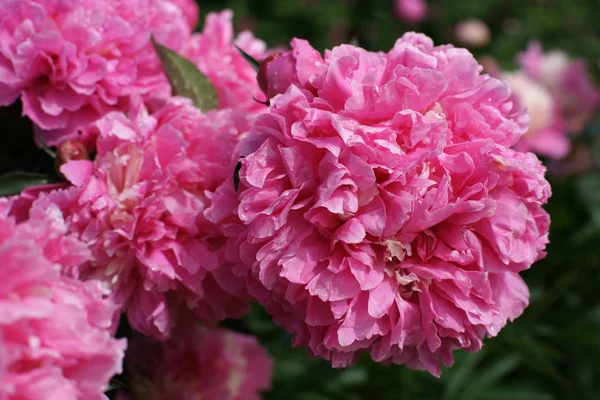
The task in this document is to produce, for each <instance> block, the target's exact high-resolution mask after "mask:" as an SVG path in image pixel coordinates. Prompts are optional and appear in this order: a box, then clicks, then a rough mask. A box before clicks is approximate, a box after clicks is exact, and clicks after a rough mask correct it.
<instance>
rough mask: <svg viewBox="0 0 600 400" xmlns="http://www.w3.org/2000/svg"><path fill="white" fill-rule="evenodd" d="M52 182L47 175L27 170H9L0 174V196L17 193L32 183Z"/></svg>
mask: <svg viewBox="0 0 600 400" xmlns="http://www.w3.org/2000/svg"><path fill="white" fill-rule="evenodd" d="M50 182H52V180H51V179H50V177H49V176H47V175H43V174H32V173H29V172H10V173H8V174H4V175H0V196H10V195H13V194H19V193H21V191H22V190H23V189H25V188H26V187H28V186H33V185H44V184H47V183H50Z"/></svg>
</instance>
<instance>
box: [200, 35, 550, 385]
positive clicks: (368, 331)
mask: <svg viewBox="0 0 600 400" xmlns="http://www.w3.org/2000/svg"><path fill="white" fill-rule="evenodd" d="M292 48H293V50H292V52H290V53H288V54H284V55H281V56H280V57H278V58H277V59H275V61H277V60H287V61H286V62H284V63H282V64H280V65H281V68H279V69H278V68H276V67H275V66H276V65H277V64H273V65H274V66H273V67H272V68H267V70H266V73H265V76H264V79H265V85H264V86H265V88H266V90H265V92H267V93H270V91H271V89H272V88H271V85H272V84H273V82H275V83H281V82H283V81H284V78H283V77H282V75H285V77H286V79H287V81H288V82H292V83H293V85H292V86H290V87H289V88H288V89H287V91H285V93H283V94H282V95H279V96H275V97H273V98H272V99H271V106H270V108H269V111H268V113H265V114H262V115H259V116H258V117H257V119H256V121H255V124H254V125H253V128H252V129H251V131H250V133H249V135H248V136H247V137H246V138H245V139H243V140H242V142H241V143H240V145H239V147H238V154H237V155H239V156H244V157H245V158H242V159H241V160H240V162H241V165H242V167H241V169H240V171H239V180H240V185H239V190H238V191H237V193H236V190H235V189H234V188H233V184H231V183H230V182H228V181H226V182H225V184H224V185H223V186H222V187H221V188H219V189H218V190H217V193H216V194H215V197H214V199H213V203H212V206H211V208H210V209H209V210H208V211H207V216H208V217H209V218H210V219H211V220H213V221H214V222H215V223H218V224H221V226H222V227H223V230H224V232H225V233H226V235H228V236H229V238H230V239H229V243H228V246H227V253H226V255H227V257H228V258H229V260H230V261H232V262H236V263H237V264H238V265H240V267H239V268H243V266H244V265H245V266H247V268H248V270H249V273H250V274H251V277H250V279H249V291H250V293H251V295H252V296H254V297H255V298H256V299H257V301H259V302H260V303H261V304H262V305H263V306H264V307H265V309H266V310H267V311H268V312H269V313H270V314H271V315H273V319H274V321H275V322H276V323H278V324H280V325H282V326H284V327H285V328H286V329H287V330H288V331H289V332H291V333H293V334H294V335H295V337H294V344H295V345H296V346H298V345H305V346H308V348H309V350H310V352H311V353H312V354H313V355H316V356H321V357H324V358H326V359H328V360H330V361H331V362H332V364H333V366H335V367H344V366H347V365H350V364H352V363H354V362H355V361H356V360H357V356H358V355H359V354H360V353H361V352H369V353H370V355H371V357H372V358H373V359H374V360H376V361H381V362H393V363H396V364H406V365H407V366H408V367H410V368H415V369H426V370H428V371H430V372H431V373H432V374H435V375H439V374H440V362H442V363H443V364H445V365H451V364H452V362H453V358H452V351H453V350H455V349H458V348H462V349H465V350H467V351H477V350H479V349H480V348H481V346H482V339H483V338H484V336H486V335H487V336H495V335H496V334H497V333H498V332H499V330H500V329H501V328H502V327H503V326H504V325H505V324H506V323H507V321H508V320H513V319H514V318H516V317H518V316H519V315H520V314H521V313H522V311H523V309H524V308H525V307H526V306H527V304H528V297H529V292H528V288H527V286H526V285H525V283H524V282H523V280H522V279H521V278H520V277H519V274H518V273H519V272H520V271H522V270H524V269H527V268H529V267H530V266H531V264H532V263H533V262H535V261H537V260H539V259H540V258H542V257H543V256H544V255H545V252H544V248H545V245H546V243H547V242H548V227H549V218H548V215H547V213H546V212H545V211H544V210H543V209H542V207H541V206H542V204H544V203H546V201H547V200H548V197H549V195H550V187H549V185H548V183H547V182H546V180H545V179H544V172H545V168H544V167H543V166H542V165H541V163H540V162H539V160H538V159H537V158H536V157H535V156H534V155H533V154H531V153H520V152H517V151H515V150H513V149H511V148H510V147H511V146H512V145H514V144H515V143H516V142H517V141H518V140H519V138H520V137H521V136H522V135H523V133H524V132H525V131H526V130H527V118H526V116H525V115H524V113H523V112H522V111H521V110H519V109H516V108H515V107H514V104H513V103H512V102H511V99H510V91H509V89H508V88H507V86H506V85H505V84H504V83H502V82H501V81H499V80H497V79H495V78H492V77H490V76H488V75H482V74H480V72H481V67H480V66H479V65H478V64H477V62H476V61H475V59H474V58H473V56H472V55H471V54H470V53H469V52H468V51H466V50H464V49H458V48H454V47H452V46H439V47H434V46H433V43H432V41H431V40H430V39H429V38H428V37H426V36H424V35H420V34H415V33H408V34H405V35H404V36H403V37H402V38H401V39H399V40H398V41H397V42H396V44H395V46H394V47H393V49H392V50H391V51H390V52H389V53H387V54H386V53H371V52H367V51H365V50H363V49H360V48H356V47H353V46H350V45H342V46H339V47H336V48H334V49H333V50H331V51H327V52H326V53H325V57H324V58H321V56H320V55H319V54H318V53H317V52H316V51H315V50H313V49H311V47H310V45H308V43H307V42H304V41H299V40H297V39H296V40H294V41H293V42H292ZM300 65H307V66H311V68H309V69H305V68H301V67H300ZM281 89H282V88H281V87H279V88H277V90H274V92H277V93H281Z"/></svg>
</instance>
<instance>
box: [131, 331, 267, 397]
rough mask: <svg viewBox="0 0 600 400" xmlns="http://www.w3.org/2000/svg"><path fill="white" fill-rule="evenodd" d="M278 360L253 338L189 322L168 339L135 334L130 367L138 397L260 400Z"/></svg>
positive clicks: (134, 394)
mask: <svg viewBox="0 0 600 400" xmlns="http://www.w3.org/2000/svg"><path fill="white" fill-rule="evenodd" d="M272 364H273V362H272V360H271V358H270V357H269V355H268V354H267V352H266V351H265V349H264V348H263V347H261V346H260V344H259V343H258V341H257V340H256V338H254V337H252V336H247V335H242V334H240V333H235V332H231V331H227V330H224V329H208V328H204V327H200V326H198V325H196V326H194V325H192V324H187V326H185V328H184V329H179V328H178V330H177V332H176V333H175V334H174V335H173V337H172V338H171V339H170V340H169V341H167V342H164V343H159V342H156V341H154V340H152V339H150V338H147V337H143V336H141V335H135V336H134V338H133V339H132V340H131V345H130V349H129V350H128V351H127V359H126V370H127V373H128V374H129V376H130V380H129V386H130V398H131V399H132V400H167V399H180V400H192V399H203V400H259V399H261V398H262V397H261V396H260V393H259V392H260V391H263V390H267V389H269V388H270V386H271V374H272V367H273V365H272Z"/></svg>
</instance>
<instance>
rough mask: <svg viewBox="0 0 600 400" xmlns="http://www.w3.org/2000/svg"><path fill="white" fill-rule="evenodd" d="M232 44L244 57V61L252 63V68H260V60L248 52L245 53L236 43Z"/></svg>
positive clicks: (256, 69)
mask: <svg viewBox="0 0 600 400" xmlns="http://www.w3.org/2000/svg"><path fill="white" fill-rule="evenodd" d="M234 46H235V48H236V49H237V50H238V51H239V52H240V54H241V55H242V57H244V59H246V61H248V63H249V64H250V65H252V68H254V70H255V71H256V72H258V70H259V68H260V62H259V61H258V60H257V59H256V58H254V57H252V56H251V55H250V54H248V53H246V52H245V51H244V50H242V49H241V48H239V47H238V46H237V45H236V44H234Z"/></svg>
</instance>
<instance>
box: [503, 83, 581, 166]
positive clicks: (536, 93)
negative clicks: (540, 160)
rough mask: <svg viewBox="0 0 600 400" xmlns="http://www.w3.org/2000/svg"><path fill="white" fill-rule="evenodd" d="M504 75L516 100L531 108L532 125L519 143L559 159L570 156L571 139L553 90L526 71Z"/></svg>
mask: <svg viewBox="0 0 600 400" xmlns="http://www.w3.org/2000/svg"><path fill="white" fill-rule="evenodd" d="M502 79H503V80H504V81H505V82H506V83H507V84H508V86H509V87H510V89H511V90H512V91H513V93H514V95H515V97H514V101H515V102H516V103H518V104H519V105H520V106H521V107H523V108H525V109H526V110H527V114H528V115H529V119H530V122H529V129H528V130H527V132H526V133H525V135H523V137H522V138H521V140H520V141H519V142H518V143H517V144H516V145H515V147H516V148H517V149H519V150H521V151H533V152H535V153H537V154H541V155H544V156H547V157H551V158H556V159H561V158H564V157H566V156H567V154H569V151H570V149H571V143H570V142H569V138H568V137H567V134H566V132H565V126H564V121H563V119H562V117H561V115H560V111H559V110H558V106H557V104H556V102H555V99H554V98H553V97H552V95H551V94H550V92H549V91H548V90H547V89H546V88H545V87H543V86H542V85H540V84H539V83H537V82H535V81H533V80H532V79H530V78H529V77H528V76H527V75H525V74H524V73H523V72H522V71H519V72H512V73H505V74H503V75H502Z"/></svg>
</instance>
